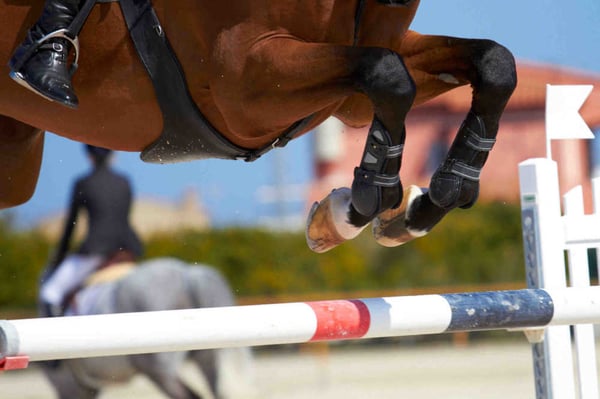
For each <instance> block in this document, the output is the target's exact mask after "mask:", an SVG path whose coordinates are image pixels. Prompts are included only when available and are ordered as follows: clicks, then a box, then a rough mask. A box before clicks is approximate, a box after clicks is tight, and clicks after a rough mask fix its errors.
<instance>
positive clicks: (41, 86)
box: [9, 0, 82, 108]
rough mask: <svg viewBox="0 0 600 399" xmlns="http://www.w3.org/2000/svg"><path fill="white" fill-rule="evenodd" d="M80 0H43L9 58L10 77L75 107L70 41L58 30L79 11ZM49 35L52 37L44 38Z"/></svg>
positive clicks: (48, 96)
mask: <svg viewBox="0 0 600 399" xmlns="http://www.w3.org/2000/svg"><path fill="white" fill-rule="evenodd" d="M81 3H82V2H81V0H46V3H45V4H44V9H43V11H42V15H41V17H40V19H39V20H38V21H37V22H36V23H35V25H34V26H33V27H32V28H31V29H30V30H29V32H28V33H27V37H26V38H25V40H24V41H23V43H21V45H20V46H19V47H17V49H16V50H15V52H14V54H13V56H12V58H11V59H10V62H9V66H10V68H11V77H12V78H13V79H14V80H15V81H17V82H18V83H19V84H22V85H23V86H25V87H27V88H29V89H31V90H32V91H34V92H36V93H37V94H39V95H41V96H42V97H44V98H47V99H49V100H52V101H57V102H59V103H62V104H64V105H66V106H68V107H71V108H76V107H77V105H78V100H77V96H76V95H75V92H74V90H73V86H72V84H71V73H70V71H69V66H68V56H69V51H70V49H71V46H72V44H71V42H70V41H69V40H68V39H67V38H65V36H64V35H62V34H61V33H60V30H61V29H66V28H68V27H69V25H70V24H71V22H72V21H73V19H74V18H75V16H76V15H77V13H78V12H79V9H80V5H81ZM48 35H50V36H51V37H48V38H45V37H46V36H48Z"/></svg>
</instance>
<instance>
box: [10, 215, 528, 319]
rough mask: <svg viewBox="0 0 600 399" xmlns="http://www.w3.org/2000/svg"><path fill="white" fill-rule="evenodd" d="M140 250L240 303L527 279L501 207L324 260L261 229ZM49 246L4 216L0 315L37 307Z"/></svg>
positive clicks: (163, 240) (196, 234)
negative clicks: (201, 273) (200, 270)
mask: <svg viewBox="0 0 600 399" xmlns="http://www.w3.org/2000/svg"><path fill="white" fill-rule="evenodd" d="M145 244H146V254H145V257H147V258H154V257H159V256H174V257H178V258H181V259H184V260H186V261H188V262H190V263H191V264H194V263H204V264H209V265H213V266H215V267H217V268H219V269H220V270H222V271H223V273H224V274H225V275H226V276H227V277H228V279H229V280H230V282H231V285H232V286H233V287H234V289H235V291H236V294H237V295H239V296H249V295H283V294H302V293H314V292H326V291H346V290H348V291H352V290H365V289H368V290H371V289H374V290H377V289H395V288H415V287H416V288H418V287H431V286H439V285H444V286H447V285H455V284H484V283H503V282H522V281H524V266H523V252H522V244H521V227H520V211H519V208H518V206H516V205H507V204H478V205H476V206H475V207H473V208H472V209H470V210H456V211H453V212H452V213H451V214H450V215H448V216H447V217H446V218H445V219H444V220H443V221H442V223H440V225H439V226H437V227H436V228H435V229H434V230H433V231H432V232H431V233H430V234H429V235H428V236H426V237H424V238H421V239H418V240H415V241H413V242H411V243H409V244H406V245H404V246H401V247H396V248H383V247H381V246H379V245H377V244H376V243H375V241H374V239H373V237H372V236H371V232H370V230H369V229H366V230H365V231H364V232H363V233H362V234H361V235H360V236H359V237H358V238H357V239H356V240H353V241H350V242H347V243H345V244H343V245H341V246H340V247H338V248H336V249H334V250H331V251H329V252H327V253H325V254H315V253H313V252H311V251H310V250H309V249H308V247H307V246H306V242H305V238H304V233H303V232H296V233H289V232H273V231H268V230H261V229H257V228H224V229H213V230H209V231H180V232H176V233H174V234H168V235H166V234H165V235H160V236H154V237H153V238H152V239H150V240H148V241H147V242H146V243H145ZM53 245H54V243H51V242H48V240H47V239H45V238H44V237H43V236H42V235H41V234H39V233H36V232H35V231H27V232H23V231H17V230H16V229H14V228H13V224H12V221H11V219H10V217H9V216H6V214H5V215H4V216H3V217H0V307H4V308H6V307H8V308H10V307H28V306H31V307H33V306H34V304H35V298H36V291H37V280H38V276H39V274H40V272H41V270H42V268H43V267H44V264H45V262H46V260H47V259H48V256H49V253H50V251H51V250H52V246H53Z"/></svg>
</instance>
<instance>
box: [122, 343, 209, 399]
mask: <svg viewBox="0 0 600 399" xmlns="http://www.w3.org/2000/svg"><path fill="white" fill-rule="evenodd" d="M176 356H177V354H174V353H170V352H163V353H151V354H145V355H133V356H131V363H132V364H133V366H134V367H135V368H136V369H137V370H139V371H140V373H142V374H144V375H145V376H146V377H148V378H149V379H150V380H151V381H152V382H153V383H154V384H155V385H156V387H157V388H159V389H160V390H161V391H162V392H163V393H164V394H165V395H167V396H168V397H169V398H171V399H202V397H201V396H200V395H198V394H197V393H195V392H194V391H192V389H190V388H189V387H188V386H187V385H186V384H185V383H184V382H183V380H182V379H181V378H180V377H179V375H178V371H179V370H178V362H177V361H176Z"/></svg>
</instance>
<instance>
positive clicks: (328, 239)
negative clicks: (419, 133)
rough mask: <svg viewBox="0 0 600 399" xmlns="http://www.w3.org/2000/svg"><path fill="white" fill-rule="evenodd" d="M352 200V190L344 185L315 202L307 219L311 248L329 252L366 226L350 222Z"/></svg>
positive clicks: (307, 237)
mask: <svg viewBox="0 0 600 399" xmlns="http://www.w3.org/2000/svg"><path fill="white" fill-rule="evenodd" d="M351 201H352V192H351V190H350V189H349V188H347V187H343V188H339V189H336V190H333V191H332V192H331V193H330V194H329V195H328V196H327V197H325V199H324V200H322V201H321V202H315V203H314V204H313V206H312V208H311V210H310V213H309V214H308V219H307V221H306V243H307V244H308V247H309V248H310V249H311V250H313V251H314V252H317V253H323V252H327V251H329V250H330V249H332V248H335V247H336V246H338V245H340V244H342V243H343V242H344V241H347V240H351V239H353V238H354V237H356V236H357V235H358V234H359V233H360V232H361V231H362V230H363V229H364V228H365V227H366V226H362V227H356V226H353V225H352V224H350V223H349V222H348V211H349V210H350V204H351Z"/></svg>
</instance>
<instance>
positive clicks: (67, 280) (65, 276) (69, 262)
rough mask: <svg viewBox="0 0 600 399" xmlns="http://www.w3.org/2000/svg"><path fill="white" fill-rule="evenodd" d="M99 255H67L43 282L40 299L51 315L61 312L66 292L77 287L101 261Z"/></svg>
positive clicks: (101, 258)
mask: <svg viewBox="0 0 600 399" xmlns="http://www.w3.org/2000/svg"><path fill="white" fill-rule="evenodd" d="M102 260H103V257H102V256H99V255H69V256H68V257H67V258H66V259H65V260H64V261H62V263H61V264H60V265H58V267H57V268H56V270H55V271H54V272H53V273H52V275H51V276H50V278H49V279H48V280H47V281H45V282H43V284H42V288H41V289H40V300H41V302H42V304H43V306H45V307H46V308H47V309H49V310H51V314H50V315H52V316H56V315H60V314H61V313H62V308H63V302H64V300H65V297H66V296H67V294H68V293H70V292H72V291H73V290H75V289H76V288H77V287H79V286H80V285H81V284H83V282H84V281H85V279H86V278H87V277H88V276H89V275H90V274H91V273H92V272H93V271H94V270H96V268H97V267H98V266H99V265H100V263H102Z"/></svg>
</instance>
